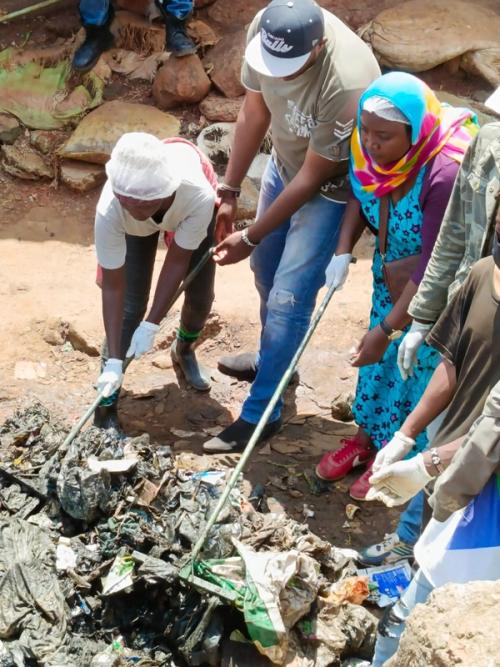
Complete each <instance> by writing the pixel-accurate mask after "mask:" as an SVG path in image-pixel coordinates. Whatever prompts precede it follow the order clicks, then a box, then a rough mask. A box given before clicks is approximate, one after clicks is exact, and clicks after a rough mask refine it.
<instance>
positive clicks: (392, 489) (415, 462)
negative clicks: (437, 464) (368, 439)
mask: <svg viewBox="0 0 500 667" xmlns="http://www.w3.org/2000/svg"><path fill="white" fill-rule="evenodd" d="M431 479H433V477H432V475H429V473H428V472H427V470H426V468H425V464H424V457H423V456H422V454H417V456H414V457H413V458H412V459H410V460H409V461H397V462H396V463H392V464H391V465H389V466H386V467H385V468H382V470H380V471H379V472H377V473H375V474H374V475H372V476H371V477H370V479H369V482H370V485H371V487H372V488H371V489H370V490H369V491H368V493H367V495H366V499H367V500H380V501H382V502H383V503H384V504H385V505H387V507H396V506H397V505H403V504H404V503H406V502H408V500H410V499H411V498H413V496H415V495H417V493H418V492H419V491H421V490H422V489H423V488H424V487H425V486H427V484H428V483H429V482H430V481H431Z"/></svg>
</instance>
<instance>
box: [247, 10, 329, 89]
mask: <svg viewBox="0 0 500 667" xmlns="http://www.w3.org/2000/svg"><path fill="white" fill-rule="evenodd" d="M259 28H260V29H259V34H258V35H256V36H255V37H254V38H253V39H252V40H251V41H250V42H249V44H248V46H247V48H246V51H245V60H246V61H247V63H248V64H249V65H250V67H251V68H252V69H254V70H256V71H257V72H259V74H263V75H264V76H272V77H279V78H283V77H285V76H291V75H292V74H295V73H296V72H298V71H299V69H300V68H301V67H303V66H304V65H305V63H306V62H307V59H308V58H309V56H310V55H311V51H312V50H313V49H314V47H315V46H316V45H317V44H318V43H319V42H320V41H321V39H322V38H323V35H324V33H325V22H324V18H323V11H322V10H321V7H319V6H318V5H317V4H316V3H315V2H313V0H273V1H272V2H271V3H270V4H269V5H268V6H267V7H266V9H264V11H263V12H262V16H261V17H260V25H259Z"/></svg>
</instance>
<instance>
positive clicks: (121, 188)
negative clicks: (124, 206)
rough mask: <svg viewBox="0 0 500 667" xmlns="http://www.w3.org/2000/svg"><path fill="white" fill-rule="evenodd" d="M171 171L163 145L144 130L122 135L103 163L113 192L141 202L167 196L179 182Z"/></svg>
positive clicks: (173, 166) (173, 167) (166, 150)
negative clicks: (106, 160) (108, 157)
mask: <svg viewBox="0 0 500 667" xmlns="http://www.w3.org/2000/svg"><path fill="white" fill-rule="evenodd" d="M175 170H176V166H175V165H173V164H171V159H170V162H169V156H168V149H167V146H166V145H165V144H164V143H163V142H162V141H161V140H160V139H157V137H155V136H153V135H152V134H147V133H146V132H128V133H127V134H123V135H122V136H121V137H120V139H118V141H117V142H116V145H115V147H114V148H113V150H112V152H111V157H110V159H109V160H108V162H107V163H106V174H107V175H108V178H109V180H110V183H111V187H112V189H113V192H115V193H116V194H119V195H123V196H125V197H132V198H133V199H140V200H143V201H151V200H152V199H163V198H164V197H170V195H172V194H173V193H174V192H175V191H176V190H177V188H178V187H179V185H180V178H179V176H177V175H176V174H175ZM176 171H177V172H178V165H177V170H176Z"/></svg>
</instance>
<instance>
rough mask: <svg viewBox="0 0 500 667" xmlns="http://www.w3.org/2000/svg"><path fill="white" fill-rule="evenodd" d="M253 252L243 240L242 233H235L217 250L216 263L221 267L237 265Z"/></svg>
mask: <svg viewBox="0 0 500 667" xmlns="http://www.w3.org/2000/svg"><path fill="white" fill-rule="evenodd" d="M251 252H252V248H251V247H250V246H248V245H247V244H246V243H245V242H244V241H242V240H241V232H234V233H233V234H231V235H230V236H228V237H227V238H226V239H224V241H222V243H219V245H218V246H217V247H216V248H215V253H214V261H215V262H217V264H220V265H221V266H224V265H225V264H237V263H238V262H241V260H242V259H246V258H247V257H249V255H250V254H251Z"/></svg>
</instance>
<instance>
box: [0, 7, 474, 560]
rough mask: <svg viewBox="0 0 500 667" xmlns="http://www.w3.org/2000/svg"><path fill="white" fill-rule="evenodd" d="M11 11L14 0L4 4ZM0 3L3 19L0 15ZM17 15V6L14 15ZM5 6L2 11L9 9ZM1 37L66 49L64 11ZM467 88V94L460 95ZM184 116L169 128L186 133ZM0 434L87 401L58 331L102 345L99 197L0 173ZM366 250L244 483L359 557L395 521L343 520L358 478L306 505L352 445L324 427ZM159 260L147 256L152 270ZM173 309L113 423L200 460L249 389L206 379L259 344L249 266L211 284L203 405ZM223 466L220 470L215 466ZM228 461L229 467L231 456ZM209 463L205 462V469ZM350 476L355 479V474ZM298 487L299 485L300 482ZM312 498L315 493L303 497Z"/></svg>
mask: <svg viewBox="0 0 500 667" xmlns="http://www.w3.org/2000/svg"><path fill="white" fill-rule="evenodd" d="M16 2H17V0H16ZM3 4H4V3H2V9H4V7H3ZM26 4H27V3H26ZM334 4H335V9H336V10H337V13H338V14H339V16H340V17H341V18H344V19H345V20H348V21H349V23H350V24H351V25H352V26H353V27H355V28H357V27H359V26H360V25H362V24H363V23H364V22H366V21H367V20H369V19H370V18H371V17H372V16H373V15H374V14H375V13H376V12H377V11H379V10H380V9H381V8H382V6H383V7H386V6H392V5H395V4H397V2H395V0H385V2H380V1H377V2H353V1H350V2H349V1H344V2H341V1H340V0H339V1H338V2H336V3H334ZM12 5H13V2H12V0H7V2H6V5H5V11H8V10H9V9H11V8H12ZM61 7H63V8H64V19H63V20H61V15H60V13H58V10H52V11H50V12H47V13H46V14H45V15H44V16H39V17H31V18H29V19H25V20H21V21H18V22H16V23H11V24H8V25H6V26H2V28H1V30H0V47H1V48H3V47H5V46H8V45H10V44H17V45H19V44H21V43H23V40H27V41H29V42H30V46H33V45H43V44H47V43H50V40H51V39H53V38H54V35H58V36H68V35H70V34H72V32H74V31H75V30H76V29H78V17H77V14H76V10H75V7H76V3H69V2H68V3H63V4H62V5H61ZM428 76H429V77H434V79H435V80H436V81H439V82H440V83H443V82H444V81H445V79H446V84H447V90H450V91H451V92H456V91H458V90H460V91H461V92H462V93H465V92H470V91H471V90H472V89H473V88H474V85H472V83H471V82H470V80H464V79H463V78H461V77H458V78H456V79H450V77H449V76H448V74H447V73H446V72H445V71H444V70H435V71H433V72H431V73H430V74H429V75H428ZM464 89H465V90H464ZM113 97H121V98H122V99H123V98H124V97H125V98H133V99H135V100H136V101H140V102H142V103H146V104H147V103H152V99H151V94H150V89H149V85H142V84H140V85H136V86H134V88H133V89H131V88H130V87H129V86H128V85H127V82H126V81H124V80H123V78H121V77H119V76H114V77H113V80H112V82H111V83H110V84H109V86H108V89H107V99H111V98H113ZM191 113H192V111H191V110H183V109H181V110H180V111H179V112H178V115H179V116H181V117H182V118H183V120H184V121H186V118H188V117H189V118H190V116H189V114H191ZM0 192H1V193H2V194H1V207H0V257H1V262H0V297H1V303H2V311H3V318H2V326H1V328H0V421H2V420H3V419H5V418H6V417H7V416H8V415H9V414H11V413H12V411H13V410H14V409H15V408H16V407H17V406H18V405H21V404H24V403H27V402H30V401H32V400H33V399H35V398H38V399H39V400H41V401H42V402H43V403H44V404H45V405H46V406H47V407H48V408H50V410H52V411H54V412H55V413H59V414H60V415H62V416H64V417H65V418H66V419H67V420H68V422H70V423H73V422H74V421H75V420H76V419H77V418H78V417H79V416H80V414H81V413H82V412H83V410H84V409H85V408H86V406H87V405H88V404H89V403H90V402H91V401H92V399H93V397H94V395H95V392H94V389H93V382H94V381H95V379H96V378H97V376H98V371H99V359H98V357H97V356H92V355H91V354H88V353H86V352H81V351H77V350H75V349H73V347H72V346H71V345H69V344H68V343H64V342H63V341H62V340H61V339H60V336H59V335H58V331H59V329H60V327H61V325H60V322H61V321H62V322H64V323H69V324H71V325H72V327H73V328H74V329H75V330H76V331H77V332H80V333H81V334H82V337H83V338H84V339H85V341H86V342H87V343H88V344H90V346H93V347H94V348H95V349H97V348H99V345H100V341H101V338H102V334H103V327H102V322H101V314H100V293H99V289H98V288H97V287H96V285H95V284H94V276H95V256H94V249H93V245H92V244H93V216H94V208H95V203H96V200H97V198H98V192H97V191H94V192H91V193H88V194H86V195H77V194H75V193H72V192H71V191H69V190H67V189H65V188H64V187H55V186H54V185H52V184H38V183H33V182H23V181H20V180H15V179H12V178H11V177H9V176H7V175H6V174H4V173H2V172H0ZM370 253H371V243H370V240H369V239H368V238H367V239H364V241H363V243H362V244H361V248H360V249H359V251H358V258H359V261H358V263H357V264H356V265H355V266H353V268H352V270H351V274H350V278H349V282H348V284H347V286H346V288H345V289H344V290H343V291H342V292H340V293H339V294H338V295H336V296H335V297H334V299H333V300H332V303H331V304H330V307H329V309H328V311H327V312H326V314H325V316H324V318H323V320H322V322H321V323H320V326H319V328H318V331H317V332H316V334H315V336H314V338H313V340H312V342H311V344H310V346H309V349H308V350H307V352H306V354H305V355H304V358H303V360H302V363H301V366H300V382H299V384H298V385H295V386H294V387H292V388H290V389H289V390H288V392H287V396H286V409H285V421H286V425H285V428H284V429H283V431H282V433H281V434H280V435H279V436H277V437H276V438H274V440H273V441H272V443H271V444H270V445H266V446H265V447H264V448H262V449H260V450H259V451H257V452H256V453H255V454H254V455H253V458H252V460H251V461H250V464H249V466H248V468H247V471H246V476H247V477H248V479H249V480H250V481H251V483H252V484H257V483H261V484H264V485H265V486H266V490H267V493H268V495H271V496H274V497H275V498H276V499H277V500H278V501H279V502H280V503H282V505H283V506H284V507H285V508H286V510H287V511H288V512H289V513H290V514H292V515H293V516H294V517H295V518H298V519H301V518H302V519H303V518H304V506H307V507H306V513H307V512H308V510H309V509H310V510H312V511H313V512H314V516H313V517H310V518H308V519H307V521H308V522H309V524H310V527H311V528H312V530H314V531H315V532H317V533H318V534H319V535H321V536H323V537H325V538H327V539H329V540H330V541H332V542H333V543H334V544H336V545H338V546H354V547H359V546H362V545H365V544H368V543H371V542H372V541H373V540H376V539H378V538H380V537H382V536H383V534H384V533H385V532H388V531H389V529H390V528H391V527H394V525H395V522H396V519H397V516H398V513H397V512H389V511H388V510H386V509H385V508H382V507H379V506H376V505H372V504H370V505H365V504H364V505H362V507H361V510H360V511H359V512H358V513H357V514H356V516H355V518H354V519H353V520H349V521H348V520H347V517H346V505H347V504H348V503H350V502H351V500H350V498H349V496H348V493H347V489H348V486H349V484H350V483H351V482H352V481H353V480H354V479H356V475H352V476H350V477H349V478H347V479H345V480H342V481H341V482H339V483H337V484H336V485H333V486H331V487H329V488H328V489H327V490H326V492H323V493H322V494H321V495H316V493H317V490H316V488H311V486H310V480H311V479H312V471H313V469H314V465H315V464H316V462H317V461H318V459H319V458H320V457H321V455H322V453H323V452H324V451H327V450H328V449H331V448H332V447H336V446H338V444H339V441H340V439H341V438H342V437H343V436H345V435H347V434H350V433H352V432H354V430H355V427H354V426H353V425H352V424H343V423H341V422H336V421H334V420H333V419H332V417H331V410H330V405H331V401H332V398H334V397H335V396H336V395H338V394H340V393H345V392H348V391H353V390H354V387H355V380H356V373H355V371H354V369H352V368H351V367H350V365H349V363H348V357H349V350H350V348H351V347H352V346H353V345H354V344H355V342H356V341H357V340H358V339H359V338H360V337H361V335H362V334H363V332H364V330H365V328H366V324H367V320H368V314H369V305H370V282H371V281H370V259H369V257H370ZM163 257H164V249H163V248H162V247H160V248H159V250H158V255H157V262H156V270H157V271H158V269H159V267H160V266H161V263H162V260H163ZM178 310H179V309H178V305H177V306H176V307H175V308H174V310H173V311H172V313H171V314H170V315H169V317H168V318H167V321H166V322H165V324H164V326H163V328H162V331H161V334H160V335H159V336H158V339H157V340H158V344H157V346H156V349H155V351H154V352H153V353H151V354H150V355H148V356H147V357H145V358H144V359H141V360H140V361H139V362H137V363H134V364H133V365H132V366H131V367H130V369H129V371H128V372H127V376H126V380H125V383H124V396H123V400H122V402H121V412H120V414H121V418H122V421H123V424H124V427H125V430H126V431H127V432H128V433H130V434H138V433H141V432H148V433H149V434H150V435H151V436H152V437H153V438H154V440H155V441H156V442H158V443H161V444H169V445H172V446H173V447H174V449H175V451H178V452H181V451H187V452H189V451H191V452H195V453H198V454H201V452H202V443H203V441H204V440H205V439H207V438H208V437H210V435H211V434H213V433H214V432H215V431H216V429H217V428H220V427H222V426H224V425H225V424H228V423H230V422H231V421H232V419H233V418H235V417H236V416H237V415H238V412H239V406H240V405H241V403H242V400H243V399H244V397H245V394H246V391H247V389H248V386H247V385H245V384H244V383H238V382H235V381H233V380H231V379H230V378H228V377H226V376H223V375H221V374H220V373H219V372H218V371H217V370H216V364H217V359H218V357H219V356H221V355H224V354H228V353H232V352H235V353H236V352H239V351H243V350H247V349H255V348H256V345H257V341H258V337H259V321H258V299H257V295H256V291H255V289H254V287H253V280H252V275H251V272H250V269H249V266H248V263H247V262H243V263H241V264H238V265H236V266H231V267H224V268H222V269H220V270H219V271H218V273H217V283H216V300H215V304H214V310H213V314H212V317H211V319H210V322H209V326H208V327H207V333H206V335H205V337H204V339H203V340H202V342H201V344H200V346H199V351H198V354H199V357H200V358H201V359H202V361H203V363H204V364H205V365H206V366H207V367H209V368H210V369H212V378H213V389H212V391H211V392H210V394H208V395H206V394H205V395H203V394H198V393H196V392H195V391H193V390H190V389H187V388H186V387H185V385H184V384H183V382H182V380H181V379H180V378H179V377H178V376H177V375H176V372H175V370H174V369H173V368H172V365H171V362H170V355H169V352H168V347H169V344H170V342H171V340H172V337H173V333H174V330H175V325H176V322H177V319H178ZM225 458H226V459H227V458H228V457H225ZM230 458H231V460H232V461H233V462H234V461H235V460H236V458H237V457H236V456H232V457H230ZM213 460H217V457H212V458H211V459H208V457H207V465H210V463H211V462H212V461H213ZM358 474H359V473H358ZM308 480H309V481H308ZM313 487H314V485H313Z"/></svg>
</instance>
